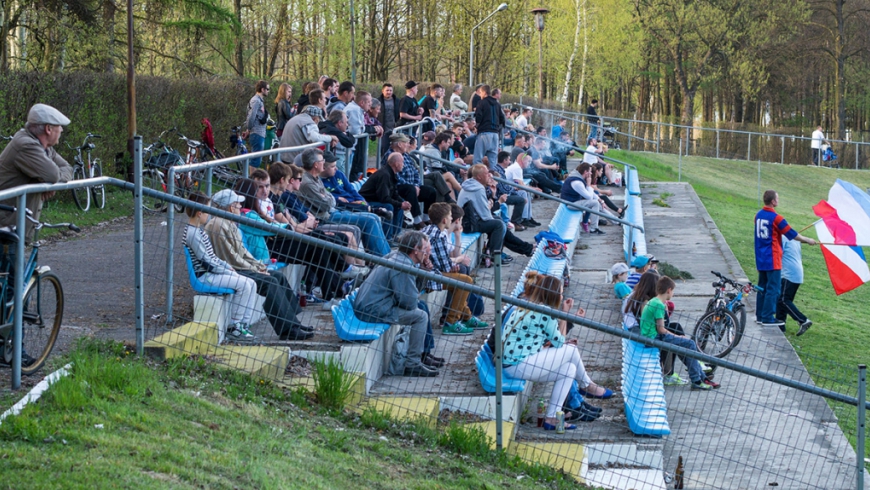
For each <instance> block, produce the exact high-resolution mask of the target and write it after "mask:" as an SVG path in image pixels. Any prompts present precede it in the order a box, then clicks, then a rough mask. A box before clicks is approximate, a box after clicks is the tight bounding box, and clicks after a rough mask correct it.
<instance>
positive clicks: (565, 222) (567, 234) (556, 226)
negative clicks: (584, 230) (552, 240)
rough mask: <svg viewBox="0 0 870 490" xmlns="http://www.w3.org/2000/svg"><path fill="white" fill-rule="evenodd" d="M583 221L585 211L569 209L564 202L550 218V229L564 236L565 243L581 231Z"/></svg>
mask: <svg viewBox="0 0 870 490" xmlns="http://www.w3.org/2000/svg"><path fill="white" fill-rule="evenodd" d="M582 222H583V211H574V210H572V209H568V207H567V206H565V205H564V204H560V205H559V209H558V210H557V211H556V214H555V215H554V216H553V219H551V220H550V227H549V230H550V232H551V233H555V234H557V235H559V237H561V238H562V241H563V242H565V243H571V242H573V241H574V240H575V239H576V238H577V235H578V234H579V233H580V226H581V223H582Z"/></svg>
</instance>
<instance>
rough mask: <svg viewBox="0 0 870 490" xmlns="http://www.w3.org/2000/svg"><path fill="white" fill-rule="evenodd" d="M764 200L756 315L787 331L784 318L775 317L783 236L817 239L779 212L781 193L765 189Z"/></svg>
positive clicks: (758, 222)
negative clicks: (798, 228)
mask: <svg viewBox="0 0 870 490" xmlns="http://www.w3.org/2000/svg"><path fill="white" fill-rule="evenodd" d="M763 200H764V207H763V208H762V209H761V211H759V212H758V213H757V214H756V215H755V268H756V269H757V270H758V287H759V288H761V291H759V292H758V296H757V300H756V308H755V319H756V321H758V323H761V324H762V326H765V327H779V329H780V330H782V331H783V332H785V321H780V320H778V319H777V318H776V317H775V313H776V305H777V303H778V302H779V294H780V287H781V283H780V282H781V279H782V236H785V237H786V238H788V239H789V240H796V241H798V242H802V243H806V244H807V245H815V244H816V241H815V240H813V239H812V238H807V237H805V236H803V235H801V234H800V233H798V232H797V231H795V230H793V229H792V227H791V226H789V225H788V222H786V220H785V218H783V217H782V216H780V215H779V214H777V212H776V207H777V206H778V205H779V194H777V193H776V191H774V190H767V191H764V196H763Z"/></svg>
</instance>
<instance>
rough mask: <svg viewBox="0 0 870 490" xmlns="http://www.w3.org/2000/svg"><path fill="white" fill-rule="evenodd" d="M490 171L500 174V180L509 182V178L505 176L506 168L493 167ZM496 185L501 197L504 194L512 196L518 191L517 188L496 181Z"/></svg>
mask: <svg viewBox="0 0 870 490" xmlns="http://www.w3.org/2000/svg"><path fill="white" fill-rule="evenodd" d="M490 169H491V170H492V171H494V172H495V173H497V174H498V178H500V179H504V180H508V178H507V176H505V173H504V167H502V166H501V165H498V164H496V165H493V166H492V167H490ZM496 184H497V185H498V186H497V188H496V189H497V190H498V195H499V196H501V195H502V194H507V195H508V196H512V195H514V194H516V193H517V189H516V188H515V187H513V186H510V185H507V184H505V183H504V182H498V181H496Z"/></svg>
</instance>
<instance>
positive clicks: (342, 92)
mask: <svg viewBox="0 0 870 490" xmlns="http://www.w3.org/2000/svg"><path fill="white" fill-rule="evenodd" d="M355 91H356V87H355V86H354V84H353V82H341V85H339V86H338V95H337V96H336V100H335V101H331V102H330V103H329V104H328V105H327V106H326V115H327V116H328V115H329V113H330V112H332V111H336V110H340V111H343V110H344V108H345V107H347V105H348V104H350V102H351V101H352V100H353V98H354V95H355Z"/></svg>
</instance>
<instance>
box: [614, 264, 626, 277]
mask: <svg viewBox="0 0 870 490" xmlns="http://www.w3.org/2000/svg"><path fill="white" fill-rule="evenodd" d="M626 272H628V266H627V265H625V263H624V262H617V263H615V264H613V267H611V268H610V275H611V276H614V277H616V276H618V275H620V274H624V273H626Z"/></svg>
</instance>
